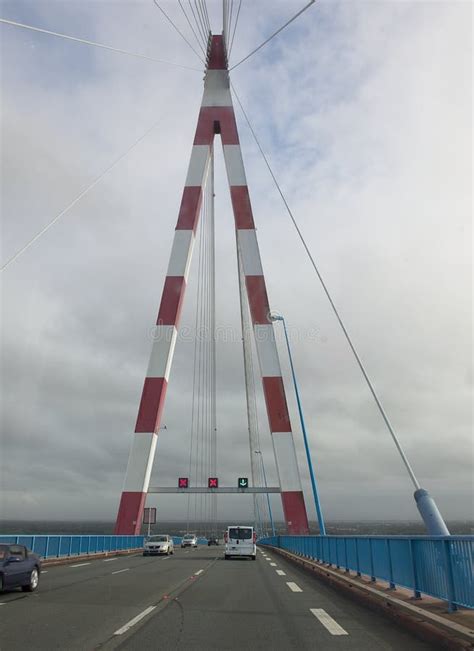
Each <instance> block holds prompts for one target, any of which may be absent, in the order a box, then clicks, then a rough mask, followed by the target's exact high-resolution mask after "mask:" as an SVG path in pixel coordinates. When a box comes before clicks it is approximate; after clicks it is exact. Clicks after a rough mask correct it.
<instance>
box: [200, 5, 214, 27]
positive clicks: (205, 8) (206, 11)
mask: <svg viewBox="0 0 474 651" xmlns="http://www.w3.org/2000/svg"><path fill="white" fill-rule="evenodd" d="M202 6H203V8H204V14H205V16H206V25H207V30H208V33H209V32H211V31H212V29H211V21H210V20H209V12H208V10H207V2H206V0H202Z"/></svg>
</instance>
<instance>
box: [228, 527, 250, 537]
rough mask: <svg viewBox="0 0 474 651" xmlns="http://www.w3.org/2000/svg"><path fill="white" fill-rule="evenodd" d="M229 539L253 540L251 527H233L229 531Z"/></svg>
mask: <svg viewBox="0 0 474 651" xmlns="http://www.w3.org/2000/svg"><path fill="white" fill-rule="evenodd" d="M229 538H232V539H233V540H250V539H251V538H252V529H251V527H231V528H230V529H229Z"/></svg>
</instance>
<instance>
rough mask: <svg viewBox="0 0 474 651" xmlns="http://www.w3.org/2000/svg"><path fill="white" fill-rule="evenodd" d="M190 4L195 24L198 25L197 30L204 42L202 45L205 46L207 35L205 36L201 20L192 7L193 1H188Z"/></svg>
mask: <svg viewBox="0 0 474 651" xmlns="http://www.w3.org/2000/svg"><path fill="white" fill-rule="evenodd" d="M188 3H189V8H190V9H191V13H192V15H193V18H194V23H195V25H196V29H197V31H198V32H199V36H200V38H201V40H202V43H203V45H204V44H206V38H205V35H204V33H203V31H202V23H200V21H199V18H198V16H197V15H196V10H195V9H194V7H193V5H192V3H191V0H188Z"/></svg>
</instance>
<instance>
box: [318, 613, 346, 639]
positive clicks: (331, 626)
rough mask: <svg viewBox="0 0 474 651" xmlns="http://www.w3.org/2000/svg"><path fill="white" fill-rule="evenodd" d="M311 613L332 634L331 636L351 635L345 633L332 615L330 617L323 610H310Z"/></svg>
mask: <svg viewBox="0 0 474 651" xmlns="http://www.w3.org/2000/svg"><path fill="white" fill-rule="evenodd" d="M310 611H311V612H312V613H313V615H314V616H315V617H316V618H317V619H319V621H320V622H321V624H322V625H323V626H324V627H325V628H326V629H327V630H328V631H329V632H330V633H331V635H349V633H348V632H347V631H345V630H344V629H343V628H342V626H339V624H338V623H337V622H336V621H335V620H334V619H333V618H332V617H331V615H328V614H327V612H326V611H325V610H323V609H322V608H310Z"/></svg>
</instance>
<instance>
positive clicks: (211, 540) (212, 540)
mask: <svg viewBox="0 0 474 651" xmlns="http://www.w3.org/2000/svg"><path fill="white" fill-rule="evenodd" d="M218 544H219V539H218V538H209V539H208V541H207V546H208V547H210V546H211V545H218Z"/></svg>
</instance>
